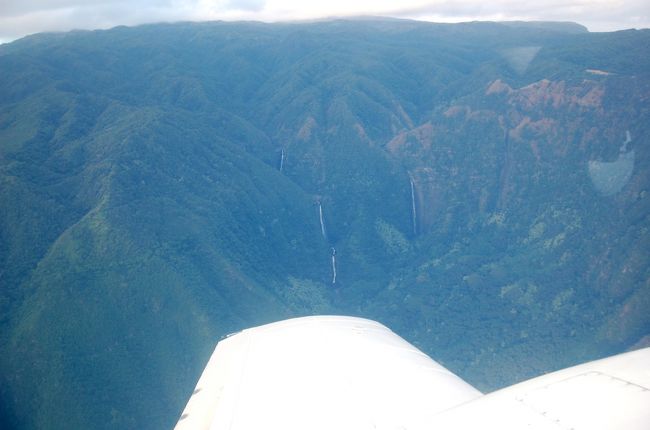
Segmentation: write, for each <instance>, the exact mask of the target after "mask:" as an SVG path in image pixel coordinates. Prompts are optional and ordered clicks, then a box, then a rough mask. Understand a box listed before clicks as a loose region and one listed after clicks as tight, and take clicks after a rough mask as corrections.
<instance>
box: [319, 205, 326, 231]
mask: <svg viewBox="0 0 650 430" xmlns="http://www.w3.org/2000/svg"><path fill="white" fill-rule="evenodd" d="M318 216H319V219H320V232H321V234H322V235H323V239H325V240H327V236H326V235H325V223H324V222H323V205H321V203H320V202H318Z"/></svg>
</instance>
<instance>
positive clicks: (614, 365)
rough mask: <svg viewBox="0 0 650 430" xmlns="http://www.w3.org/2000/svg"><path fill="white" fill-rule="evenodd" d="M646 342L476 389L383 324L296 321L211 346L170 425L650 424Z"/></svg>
mask: <svg viewBox="0 0 650 430" xmlns="http://www.w3.org/2000/svg"><path fill="white" fill-rule="evenodd" d="M649 387H650V348H646V349H643V350H639V351H635V352H631V353H626V354H622V355H619V356H615V357H611V358H608V359H604V360H599V361H594V362H591V363H587V364H583V365H580V366H576V367H572V368H569V369H565V370H561V371H559V372H554V373H551V374H548V375H544V376H541V377H538V378H535V379H532V380H529V381H526V382H523V383H520V384H516V385H513V386H511V387H508V388H505V389H502V390H498V391H495V392H493V393H490V394H487V395H483V394H481V393H480V392H479V391H478V390H476V389H475V388H473V387H472V386H471V385H469V384H467V383H466V382H464V381H463V380H462V379H460V378H459V377H458V376H456V375H454V374H453V373H451V372H450V371H449V370H447V369H445V368H444V367H443V366H441V365H440V364H438V363H436V362H435V361H433V360H432V359H431V358H429V357H428V356H427V355H425V354H424V353H422V352H421V351H419V350H418V349H417V348H415V347H414V346H413V345H411V344H409V343H408V342H406V341H405V340H403V339H402V338H400V337H399V336H397V335H396V334H395V333H393V332H392V331H390V330H389V329H388V328H386V327H385V326H383V325H381V324H379V323H377V322H374V321H370V320H366V319H361V318H353V317H343V316H318V317H305V318H296V319H291V320H285V321H280V322H277V323H273V324H268V325H264V326H261V327H256V328H252V329H247V330H244V331H242V332H240V333H237V334H235V335H232V336H230V337H228V338H226V339H224V340H222V341H221V342H219V343H218V344H217V347H216V349H215V351H214V353H213V355H212V357H211V358H210V360H209V362H208V364H207V366H206V367H205V370H204V371H203V374H202V375H201V378H200V379H199V381H198V383H197V385H196V389H195V390H194V393H193V394H192V396H191V397H190V399H189V401H188V403H187V406H186V407H185V410H184V411H183V413H182V415H181V417H180V419H179V421H178V423H177V425H176V429H177V430H189V429H192V430H198V429H206V430H207V429H212V430H222V429H224V430H225V429H228V430H262V429H264V430H272V429H278V430H279V429H282V430H294V429H295V430H305V429H310V430H311V429H328V430H330V429H337V430H345V429H355V430H363V429H391V430H393V429H394V430H397V429H408V430H412V429H413V430H415V429H423V430H424V429H430V430H432V429H472V428H494V429H543V430H544V429H554V430H556V429H567V430H568V429H575V430H578V429H582V428H584V429H589V430H593V429H619V428H620V429H626V430H636V429H644V430H647V429H649V428H650V390H649Z"/></svg>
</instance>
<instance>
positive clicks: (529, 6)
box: [392, 0, 650, 31]
mask: <svg viewBox="0 0 650 430" xmlns="http://www.w3.org/2000/svg"><path fill="white" fill-rule="evenodd" d="M392 15H393V16H398V17H403V18H413V19H421V20H427V21H441V22H458V21H473V20H491V21H508V20H525V21H532V20H534V21H574V22H578V23H580V24H583V25H586V26H587V27H588V28H589V29H590V30H592V31H612V30H621V29H625V28H648V27H650V2H648V1H647V0H566V1H562V0H545V1H536V2H525V1H524V2H522V1H520V0H492V1H490V2H485V1H482V0H441V1H431V2H428V3H427V4H426V5H422V6H419V7H413V8H409V7H404V8H398V9H395V10H393V11H392Z"/></svg>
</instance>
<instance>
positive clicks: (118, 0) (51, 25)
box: [0, 0, 650, 42]
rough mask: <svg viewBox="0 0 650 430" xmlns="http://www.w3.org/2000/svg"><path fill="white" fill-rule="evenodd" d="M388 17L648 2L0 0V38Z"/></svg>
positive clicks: (501, 15) (479, 15) (629, 15)
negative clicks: (165, 25) (151, 26)
mask: <svg viewBox="0 0 650 430" xmlns="http://www.w3.org/2000/svg"><path fill="white" fill-rule="evenodd" d="M359 15H372V16H390V17H396V18H409V19H417V20H422V21H433V22H463V21H506V20H526V21H529V20H535V21H574V22H578V23H580V24H583V25H585V26H587V28H589V30H590V31H615V30H622V29H627V28H650V0H532V1H526V0H490V1H485V0H399V1H397V0H392V1H389V0H325V1H324V0H318V1H309V0H0V42H8V41H11V40H14V39H17V38H20V37H22V36H25V35H28V34H33V33H39V32H44V31H67V30H73V29H104V28H111V27H115V26H117V25H137V24H144V23H151V22H175V21H209V20H257V21H265V22H276V21H290V20H310V19H322V18H330V17H346V16H359Z"/></svg>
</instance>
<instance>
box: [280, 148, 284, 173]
mask: <svg viewBox="0 0 650 430" xmlns="http://www.w3.org/2000/svg"><path fill="white" fill-rule="evenodd" d="M283 168H284V148H282V152H281V153H280V172H282V169H283Z"/></svg>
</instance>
